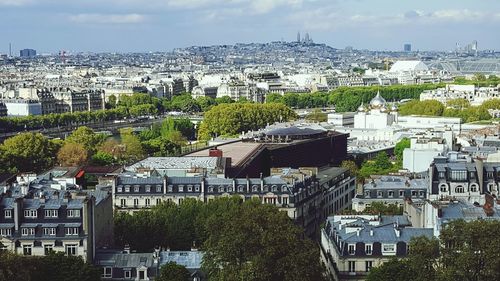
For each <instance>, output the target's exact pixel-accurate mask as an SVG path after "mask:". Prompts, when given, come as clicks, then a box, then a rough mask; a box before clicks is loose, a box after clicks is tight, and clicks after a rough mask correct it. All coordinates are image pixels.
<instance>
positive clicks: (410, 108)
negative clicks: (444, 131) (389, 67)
mask: <svg viewBox="0 0 500 281" xmlns="http://www.w3.org/2000/svg"><path fill="white" fill-rule="evenodd" d="M488 109H500V99H491V100H488V101H486V102H484V103H483V104H482V105H480V106H471V105H470V103H469V101H467V100H466V99H454V100H450V101H449V102H448V103H447V104H446V106H445V105H443V104H442V103H440V102H439V101H435V100H426V101H419V100H413V101H410V102H408V103H406V104H404V105H402V106H401V107H400V108H399V113H400V114H401V115H427V116H445V117H458V118H461V119H462V122H475V121H480V120H489V119H491V115H490V114H489V112H488Z"/></svg>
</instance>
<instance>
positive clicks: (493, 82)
mask: <svg viewBox="0 0 500 281" xmlns="http://www.w3.org/2000/svg"><path fill="white" fill-rule="evenodd" d="M454 83H455V84H458V85H475V86H478V87H490V86H493V87H495V86H497V85H499V84H500V77H498V76H496V75H490V76H488V77H486V75H484V74H481V73H477V74H475V75H474V77H473V78H472V79H467V78H465V77H456V78H455V81H454Z"/></svg>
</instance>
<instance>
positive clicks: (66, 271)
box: [0, 251, 101, 281]
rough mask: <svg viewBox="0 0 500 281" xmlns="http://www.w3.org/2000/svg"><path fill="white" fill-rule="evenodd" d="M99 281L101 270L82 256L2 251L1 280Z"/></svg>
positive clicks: (0, 255) (0, 256) (0, 261)
mask: <svg viewBox="0 0 500 281" xmlns="http://www.w3.org/2000/svg"><path fill="white" fill-rule="evenodd" d="M73 280H78V281H99V280H101V270H100V269H99V268H97V267H94V266H93V265H92V264H89V263H85V262H84V261H83V259H82V258H81V257H77V256H65V255H64V253H60V252H59V253H50V254H49V255H47V256H21V255H17V254H13V253H11V252H9V251H0V281H73Z"/></svg>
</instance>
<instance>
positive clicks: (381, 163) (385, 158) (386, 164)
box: [374, 151, 392, 170]
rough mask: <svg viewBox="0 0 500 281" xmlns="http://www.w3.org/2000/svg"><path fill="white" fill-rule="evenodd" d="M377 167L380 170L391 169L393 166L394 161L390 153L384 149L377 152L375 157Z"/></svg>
mask: <svg viewBox="0 0 500 281" xmlns="http://www.w3.org/2000/svg"><path fill="white" fill-rule="evenodd" d="M374 164H375V167H376V168H378V169H380V170H385V169H389V168H391V167H392V163H391V161H390V160H389V155H387V153H386V152H384V151H382V152H379V153H378V154H377V156H376V157H375V163H374Z"/></svg>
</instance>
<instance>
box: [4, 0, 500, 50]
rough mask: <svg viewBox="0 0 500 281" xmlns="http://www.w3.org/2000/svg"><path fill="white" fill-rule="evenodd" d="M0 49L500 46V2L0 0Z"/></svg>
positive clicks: (409, 0)
mask: <svg viewBox="0 0 500 281" xmlns="http://www.w3.org/2000/svg"><path fill="white" fill-rule="evenodd" d="M0 23H1V26H2V27H1V28H0V38H1V39H0V53H7V52H8V43H9V42H11V43H12V44H13V51H15V52H16V54H18V50H19V49H22V48H34V49H37V50H38V52H39V53H41V52H57V51H58V50H67V51H93V52H109V51H111V52H115V51H116V52H129V51H139V52H146V51H171V50H172V49H173V48H178V47H186V46H192V45H215V44H234V43H237V42H243V43H246V42H270V41H277V40H281V39H283V40H286V41H292V40H295V38H296V37H297V32H298V31H300V32H301V33H302V34H305V32H309V34H310V36H311V37H312V38H313V40H314V41H315V42H318V43H326V44H328V45H330V46H333V47H336V48H344V47H346V46H353V47H354V48H357V49H365V48H366V49H371V50H401V49H402V46H403V44H404V43H406V42H407V43H411V44H412V45H413V49H414V50H452V49H453V48H454V47H455V44H456V43H460V44H461V45H465V44H467V43H470V42H472V41H473V40H477V41H478V42H479V49H497V50H498V49H500V48H499V44H500V36H499V34H500V1H499V0H0Z"/></svg>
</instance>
